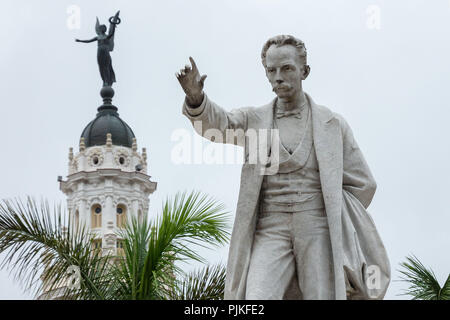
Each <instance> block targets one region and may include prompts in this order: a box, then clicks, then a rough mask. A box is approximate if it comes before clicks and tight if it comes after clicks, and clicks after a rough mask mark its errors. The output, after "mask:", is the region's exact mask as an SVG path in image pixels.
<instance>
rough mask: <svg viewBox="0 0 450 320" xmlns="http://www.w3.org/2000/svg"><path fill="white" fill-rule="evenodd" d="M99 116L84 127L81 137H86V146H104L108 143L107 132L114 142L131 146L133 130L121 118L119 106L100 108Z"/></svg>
mask: <svg viewBox="0 0 450 320" xmlns="http://www.w3.org/2000/svg"><path fill="white" fill-rule="evenodd" d="M98 111H99V112H98V113H97V117H96V118H95V119H94V120H92V121H91V122H90V123H89V124H88V125H87V126H86V128H84V130H83V133H82V134H81V138H84V144H85V146H86V147H91V146H102V145H105V144H106V134H107V133H111V136H112V144H113V145H116V146H125V147H129V148H131V147H132V145H133V138H135V136H134V133H133V130H131V128H130V126H129V125H127V124H126V123H125V121H123V120H122V119H120V117H119V114H118V113H117V108H116V107H114V106H110V107H104V106H102V107H100V108H98Z"/></svg>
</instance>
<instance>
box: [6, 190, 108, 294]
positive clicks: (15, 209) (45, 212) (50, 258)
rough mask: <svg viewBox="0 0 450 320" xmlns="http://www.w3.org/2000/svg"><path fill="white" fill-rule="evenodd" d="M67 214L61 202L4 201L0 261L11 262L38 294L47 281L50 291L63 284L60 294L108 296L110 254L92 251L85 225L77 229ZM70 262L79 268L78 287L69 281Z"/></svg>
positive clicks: (17, 275) (21, 280) (23, 281)
mask: <svg viewBox="0 0 450 320" xmlns="http://www.w3.org/2000/svg"><path fill="white" fill-rule="evenodd" d="M64 217H65V215H64V214H63V213H62V210H61V207H60V206H58V207H55V208H53V210H51V209H50V206H49V205H48V203H47V202H44V201H42V202H41V204H38V203H37V202H36V201H35V200H33V199H32V198H27V200H26V201H25V202H23V201H21V200H14V201H7V200H4V201H2V202H1V203H0V253H5V254H6V257H5V259H4V260H3V262H2V263H1V264H0V267H1V268H5V267H7V268H8V269H9V270H10V271H11V272H12V273H13V275H14V278H15V279H16V280H17V281H19V283H21V284H22V285H23V286H24V287H25V289H29V290H33V293H34V294H35V295H38V294H39V293H42V291H43V289H44V288H43V283H46V284H47V287H46V291H53V290H57V289H64V290H63V292H60V294H59V297H60V298H71V299H77V298H78V297H80V296H81V297H89V298H92V299H103V298H106V296H105V292H104V291H103V290H102V288H104V287H105V286H104V283H105V282H108V281H110V277H109V271H108V268H107V267H106V266H107V261H108V257H102V256H101V255H99V254H93V253H92V249H91V239H92V238H91V236H90V234H89V232H88V231H87V230H86V229H85V228H83V227H80V228H78V229H77V230H74V228H72V225H71V221H67V220H66V219H65V218H64ZM65 225H67V228H65V227H64V226H65ZM69 266H77V267H78V268H79V270H80V276H81V279H80V280H81V281H80V288H79V289H78V290H71V289H69V288H67V286H66V282H67V276H68V274H67V270H68V268H69ZM44 271H45V272H44ZM41 280H42V281H41Z"/></svg>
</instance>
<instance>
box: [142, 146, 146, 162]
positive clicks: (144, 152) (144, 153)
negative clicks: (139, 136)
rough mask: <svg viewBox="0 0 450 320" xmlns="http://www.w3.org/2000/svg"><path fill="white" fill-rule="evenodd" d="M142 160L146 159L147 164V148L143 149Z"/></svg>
mask: <svg viewBox="0 0 450 320" xmlns="http://www.w3.org/2000/svg"><path fill="white" fill-rule="evenodd" d="M142 158H143V159H144V161H145V162H147V149H146V148H142Z"/></svg>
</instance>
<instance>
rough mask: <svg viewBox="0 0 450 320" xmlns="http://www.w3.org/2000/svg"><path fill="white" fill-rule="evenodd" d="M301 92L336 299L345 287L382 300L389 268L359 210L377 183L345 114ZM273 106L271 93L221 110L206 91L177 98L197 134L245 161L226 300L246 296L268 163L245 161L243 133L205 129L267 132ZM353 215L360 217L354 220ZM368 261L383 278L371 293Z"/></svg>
mask: <svg viewBox="0 0 450 320" xmlns="http://www.w3.org/2000/svg"><path fill="white" fill-rule="evenodd" d="M306 97H307V99H308V101H309V102H310V105H311V110H312V125H313V141H314V147H315V151H316V155H317V161H318V165H319V171H320V180H321V186H322V193H323V198H324V202H325V211H326V214H327V219H328V226H329V232H330V239H331V246H332V258H333V266H334V281H335V298H336V299H339V300H344V299H347V298H351V295H350V294H349V292H353V293H355V294H354V297H355V298H360V299H370V298H375V299H381V298H383V296H384V294H385V292H386V289H387V285H388V283H389V279H390V267H389V262H388V258H387V255H386V251H385V249H384V246H383V244H382V242H381V239H380V238H379V236H378V233H377V232H376V229H375V226H374V225H373V221H372V219H370V216H368V213H367V212H365V209H366V208H367V207H368V206H369V204H370V202H371V201H372V198H373V196H374V194H375V190H376V182H375V180H374V178H373V176H372V174H371V172H370V169H369V167H368V165H367V163H366V161H365V160H364V157H363V155H362V153H361V151H360V149H359V148H358V145H357V143H356V142H355V140H354V138H353V134H352V131H351V129H350V127H349V125H348V124H347V122H346V121H345V120H344V118H343V117H342V116H340V115H339V114H337V113H334V112H332V111H331V110H330V109H328V108H327V107H325V106H320V105H317V104H315V103H314V101H313V100H312V99H311V97H310V96H309V95H308V94H306ZM274 105H275V100H273V101H271V102H270V103H268V104H266V105H264V106H261V107H245V108H238V109H233V110H231V111H226V110H224V109H223V108H221V107H220V106H218V105H217V104H215V103H214V102H213V101H211V100H210V99H209V98H208V97H207V96H206V94H205V97H204V100H203V102H202V104H201V105H200V106H199V107H197V108H195V109H194V108H189V107H188V106H187V104H186V103H184V104H183V110H182V113H183V114H184V115H185V116H186V117H188V119H189V120H190V121H191V123H192V124H193V125H194V129H195V130H196V131H197V133H199V134H200V135H202V136H204V137H206V138H208V139H210V140H211V141H213V142H223V143H233V144H236V145H241V146H243V147H244V154H245V162H244V164H243V166H242V172H241V183H240V190H239V199H238V204H237V210H236V216H235V221H234V226H233V231H232V235H231V242H230V249H229V255H228V262H227V276H226V284H225V299H245V290H246V281H247V272H248V267H249V262H250V255H251V250H252V244H253V237H254V233H255V227H256V220H257V216H258V210H259V200H260V190H261V184H262V181H263V178H264V175H263V174H261V172H264V170H265V167H267V166H266V165H265V163H262V162H257V163H254V162H252V161H249V154H250V152H249V143H248V140H247V139H237V141H236V139H234V138H233V139H226V138H223V139H217V137H214V138H212V135H211V134H210V133H209V134H208V133H207V132H206V131H207V130H208V129H215V132H220V133H222V134H223V135H224V137H225V135H226V133H227V130H229V129H234V130H236V131H239V130H238V129H241V132H245V133H246V132H247V131H248V130H249V129H255V130H259V129H266V131H265V132H267V134H269V135H270V129H271V128H272V124H273V114H274ZM198 121H200V122H198ZM199 123H201V125H200V126H199ZM210 132H211V131H210ZM266 141H267V143H268V145H267V146H265V147H266V150H267V156H268V157H269V155H270V141H271V138H270V137H267V138H266ZM250 157H251V156H250ZM346 194H347V195H346ZM344 200H345V201H344ZM352 210H353V211H352ZM358 210H359V211H358ZM348 211H350V216H351V217H349V212H348ZM343 213H344V214H343ZM355 217H356V219H359V220H357V221H355ZM343 224H344V225H343ZM367 233H369V234H367ZM359 238H362V239H359ZM369 263H371V264H376V265H377V267H378V275H379V274H380V273H381V276H380V277H381V280H380V279H379V278H378V279H375V280H376V281H375V283H377V284H378V287H377V288H376V290H375V291H374V290H372V291H371V292H372V293H371V296H370V297H369V296H368V295H369V294H370V293H368V291H370V290H368V289H367V288H366V286H365V283H366V280H367V278H368V277H370V274H369V273H368V271H367V270H366V271H365V270H364V268H366V269H367V266H368V264H369ZM369 271H370V270H369ZM377 280H378V282H377ZM375 287H376V286H375ZM372 288H373V286H372Z"/></svg>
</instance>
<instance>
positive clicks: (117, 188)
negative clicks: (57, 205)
mask: <svg viewBox="0 0 450 320" xmlns="http://www.w3.org/2000/svg"><path fill="white" fill-rule="evenodd" d="M100 94H101V96H102V98H103V104H102V105H101V106H100V107H99V108H98V109H97V110H98V113H97V116H96V117H95V119H94V120H92V121H91V122H90V123H89V124H88V125H87V126H86V128H84V130H83V132H82V133H81V138H80V144H79V152H78V153H76V154H74V152H73V149H72V148H70V149H69V174H68V176H67V180H66V181H63V180H62V179H60V189H61V190H62V192H64V193H65V194H66V195H67V207H68V210H69V218H70V219H71V221H72V225H73V226H77V225H80V224H84V225H85V226H86V227H87V228H88V229H89V230H90V231H91V232H92V234H93V235H94V237H95V240H94V242H93V244H92V246H93V249H98V250H102V252H103V253H106V252H109V253H112V254H121V248H122V243H121V239H120V238H118V236H117V234H118V232H117V231H118V230H119V229H120V228H122V227H123V226H124V225H125V223H126V221H127V220H128V221H129V220H130V219H131V217H136V218H138V219H140V220H142V219H144V217H146V216H147V212H148V208H149V195H150V194H152V193H153V192H154V191H155V190H156V182H153V181H151V180H150V176H149V175H148V165H147V153H146V149H145V148H143V149H142V152H139V151H138V149H137V142H136V137H135V135H134V133H133V130H132V129H131V128H130V127H129V126H128V125H127V124H126V123H125V121H123V120H122V119H121V118H120V117H119V114H118V112H117V110H118V109H117V107H116V106H114V105H112V103H111V102H112V97H113V96H114V91H113V89H112V88H111V87H108V86H106V87H103V88H102V90H101V91H100Z"/></svg>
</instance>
